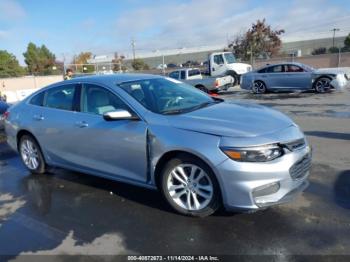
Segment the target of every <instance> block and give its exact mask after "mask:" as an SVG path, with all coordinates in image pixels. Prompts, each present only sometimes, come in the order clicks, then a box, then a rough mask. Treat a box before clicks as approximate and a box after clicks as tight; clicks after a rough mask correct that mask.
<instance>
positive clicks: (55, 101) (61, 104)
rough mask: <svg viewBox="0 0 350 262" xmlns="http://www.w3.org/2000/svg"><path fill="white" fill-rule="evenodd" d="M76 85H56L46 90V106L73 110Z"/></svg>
mask: <svg viewBox="0 0 350 262" xmlns="http://www.w3.org/2000/svg"><path fill="white" fill-rule="evenodd" d="M74 93H75V85H64V86H59V87H54V88H51V89H49V90H48V91H46V98H45V102H44V106H46V107H50V108H57V109H62V110H70V111H72V110H73V100H74Z"/></svg>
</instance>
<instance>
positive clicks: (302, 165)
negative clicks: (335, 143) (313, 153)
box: [289, 155, 311, 179]
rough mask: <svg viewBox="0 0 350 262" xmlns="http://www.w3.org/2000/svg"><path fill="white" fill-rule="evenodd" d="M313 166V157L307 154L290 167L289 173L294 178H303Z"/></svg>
mask: <svg viewBox="0 0 350 262" xmlns="http://www.w3.org/2000/svg"><path fill="white" fill-rule="evenodd" d="M310 167H311V158H310V156H309V155H306V156H305V157H304V158H303V159H302V160H300V161H298V162H297V163H295V164H294V165H293V166H292V167H291V168H290V169H289V174H290V176H291V177H292V178H293V179H300V178H303V177H304V176H305V175H306V174H307V172H308V171H309V169H310Z"/></svg>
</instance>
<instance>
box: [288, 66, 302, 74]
mask: <svg viewBox="0 0 350 262" xmlns="http://www.w3.org/2000/svg"><path fill="white" fill-rule="evenodd" d="M284 67H285V68H286V72H289V73H295V72H304V69H302V68H301V67H300V66H297V65H285V66H284Z"/></svg>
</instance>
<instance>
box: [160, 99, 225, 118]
mask: <svg viewBox="0 0 350 262" xmlns="http://www.w3.org/2000/svg"><path fill="white" fill-rule="evenodd" d="M223 101H224V100H223V99H220V98H217V99H215V100H214V101H208V102H204V103H202V104H199V105H196V106H193V107H189V108H183V109H174V110H168V111H164V112H163V115H176V114H181V113H188V112H191V111H195V110H198V109H201V108H204V107H207V106H210V105H214V104H218V103H221V102H223Z"/></svg>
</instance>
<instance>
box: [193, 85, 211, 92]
mask: <svg viewBox="0 0 350 262" xmlns="http://www.w3.org/2000/svg"><path fill="white" fill-rule="evenodd" d="M196 88H197V89H199V90H201V91H203V92H204V93H207V94H209V93H210V92H209V90H208V88H206V87H205V86H202V85H198V86H196Z"/></svg>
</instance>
